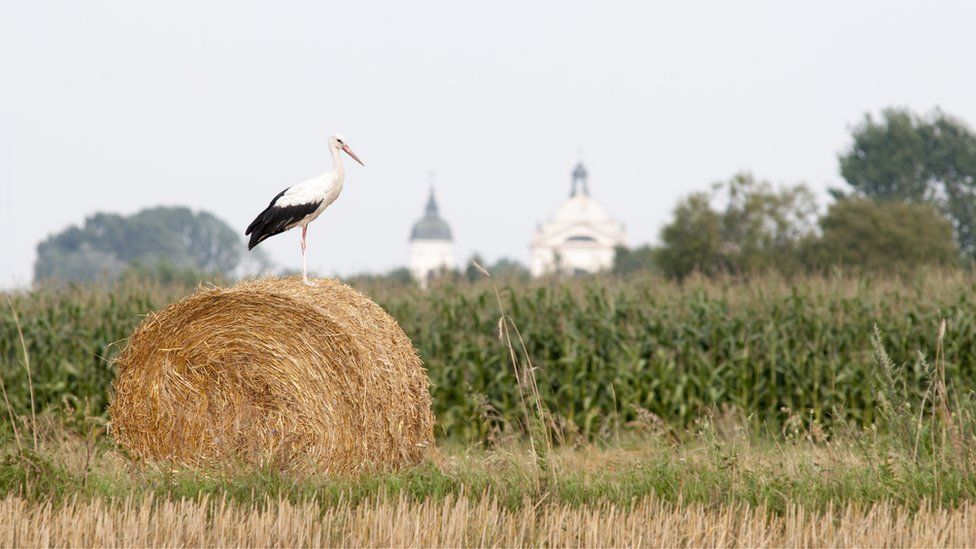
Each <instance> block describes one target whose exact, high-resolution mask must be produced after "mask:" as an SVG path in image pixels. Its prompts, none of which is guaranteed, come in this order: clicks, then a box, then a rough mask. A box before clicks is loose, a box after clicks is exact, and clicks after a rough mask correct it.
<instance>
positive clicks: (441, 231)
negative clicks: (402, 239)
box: [410, 187, 451, 240]
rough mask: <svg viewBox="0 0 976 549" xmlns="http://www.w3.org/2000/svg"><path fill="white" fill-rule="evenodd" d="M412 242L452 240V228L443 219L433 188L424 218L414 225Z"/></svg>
mask: <svg viewBox="0 0 976 549" xmlns="http://www.w3.org/2000/svg"><path fill="white" fill-rule="evenodd" d="M410 240H451V227H450V226H448V224H447V222H446V221H444V220H443V219H441V216H440V213H439V212H438V210H437V200H436V199H435V198H434V189H433V187H431V189H430V197H429V198H428V199H427V209H426V211H425V212H424V216H423V217H421V218H420V220H419V221H417V222H416V223H414V225H413V230H412V231H410Z"/></svg>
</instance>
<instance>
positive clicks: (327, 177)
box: [244, 134, 365, 286]
mask: <svg viewBox="0 0 976 549" xmlns="http://www.w3.org/2000/svg"><path fill="white" fill-rule="evenodd" d="M329 150H330V151H332V165H333V168H332V171H329V172H325V173H324V174H322V175H319V176H316V177H313V178H311V179H309V180H307V181H303V182H301V183H299V184H297V185H293V186H291V187H288V188H287V189H285V190H283V191H281V192H280V193H278V196H276V197H274V198H273V199H272V200H271V204H268V207H267V208H265V209H264V211H263V212H261V213H259V214H258V216H257V217H255V218H254V221H252V222H251V224H250V225H248V226H247V231H245V232H244V234H245V235H251V240H250V242H248V244H247V249H248V250H250V249H252V248H254V247H255V246H257V245H258V244H260V243H261V242H263V241H264V240H265V239H266V238H270V237H272V236H274V235H276V234H280V233H283V232H285V231H287V230H288V229H293V228H295V227H301V228H302V281H304V282H305V284H307V285H309V286H315V283H314V282H312V281H310V280H309V279H308V263H307V262H306V260H305V247H306V240H305V237H306V235H307V234H308V224H309V223H311V222H312V221H314V220H315V218H317V217H318V216H320V215H322V212H324V211H325V209H326V208H328V207H329V205H330V204H332V203H333V202H335V201H336V199H337V198H339V193H341V192H342V181H343V179H345V177H346V172H345V170H344V169H343V168H342V157H341V156H340V155H339V151H340V150H342V151H345V153H346V154H348V155H349V156H351V157H352V159H353V160H355V161H356V162H359V164H360V165H361V166H365V164H363V161H362V160H360V159H359V157H358V156H356V153H354V152H352V149H350V148H349V145H347V144H346V142H345V140H344V139H343V138H342V136H341V135H339V134H333V135H332V137H331V138H329Z"/></svg>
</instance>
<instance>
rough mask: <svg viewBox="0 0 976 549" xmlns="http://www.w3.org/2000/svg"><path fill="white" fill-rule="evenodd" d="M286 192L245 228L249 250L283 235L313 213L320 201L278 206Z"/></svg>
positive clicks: (281, 193) (279, 195)
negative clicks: (273, 237) (269, 239)
mask: <svg viewBox="0 0 976 549" xmlns="http://www.w3.org/2000/svg"><path fill="white" fill-rule="evenodd" d="M287 191H288V189H285V190H283V191H281V192H280V193H278V195H277V196H275V197H274V198H273V199H272V200H271V203H270V204H268V207H267V208H265V209H264V211H263V212H261V213H259V214H258V216H257V217H255V218H254V221H252V222H251V224H250V225H248V226H247V230H246V231H244V235H245V236H246V235H251V240H250V241H249V242H248V243H247V249H248V250H250V249H252V248H254V247H255V246H257V245H258V244H260V243H261V242H262V241H264V240H265V239H267V238H270V237H272V236H274V235H276V234H280V233H283V232H285V231H287V230H288V229H290V228H291V227H293V226H294V224H295V223H298V222H299V221H301V220H302V219H305V218H306V217H307V216H309V215H310V214H312V213H313V212H315V210H317V209H318V207H319V205H320V204H322V201H321V200H320V201H316V202H308V203H304V204H290V205H288V206H278V205H277V202H278V199H279V198H281V197H282V196H284V194H285V193H286V192H287Z"/></svg>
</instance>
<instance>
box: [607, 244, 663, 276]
mask: <svg viewBox="0 0 976 549" xmlns="http://www.w3.org/2000/svg"><path fill="white" fill-rule="evenodd" d="M657 253H658V251H657V250H655V249H654V248H652V247H650V246H648V245H646V244H645V245H644V246H639V247H637V248H627V247H625V246H617V247H616V248H615V249H614V253H613V268H612V269H611V270H612V272H613V273H614V274H618V275H626V274H631V273H636V272H642V271H651V270H654V269H655V268H656V266H657Z"/></svg>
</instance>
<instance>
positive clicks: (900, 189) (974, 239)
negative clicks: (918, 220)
mask: <svg viewBox="0 0 976 549" xmlns="http://www.w3.org/2000/svg"><path fill="white" fill-rule="evenodd" d="M852 136H853V138H854V142H853V143H852V145H851V147H850V149H848V150H847V151H845V152H844V153H843V154H841V155H840V171H841V175H842V176H843V177H844V179H845V180H846V181H847V183H848V184H849V185H850V186H851V187H852V188H853V190H854V192H855V194H857V195H860V196H865V197H868V198H873V199H877V200H899V201H905V202H926V203H930V204H934V205H935V206H936V207H938V208H939V210H941V211H942V213H943V214H945V215H946V216H947V217H948V219H949V221H950V222H951V223H952V226H953V229H954V231H955V236H956V239H957V241H958V243H959V247H960V248H961V250H962V251H963V253H965V254H967V255H968V256H970V257H976V134H974V133H973V131H972V130H970V129H969V127H968V126H966V124H965V123H964V122H962V121H961V120H959V119H956V118H953V117H951V116H949V115H946V114H945V113H943V112H941V111H939V110H936V111H934V112H933V113H931V114H930V115H928V116H924V117H923V116H919V115H916V114H914V113H912V112H911V111H908V110H906V109H886V110H884V111H882V113H881V118H880V120H875V119H874V118H873V117H872V116H871V115H870V114H866V115H865V117H864V121H863V122H862V123H861V124H860V125H858V126H856V127H855V128H854V129H853V131H852ZM837 193H838V194H839V193H840V191H837Z"/></svg>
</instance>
